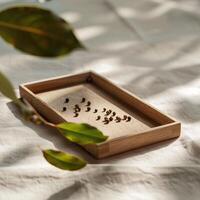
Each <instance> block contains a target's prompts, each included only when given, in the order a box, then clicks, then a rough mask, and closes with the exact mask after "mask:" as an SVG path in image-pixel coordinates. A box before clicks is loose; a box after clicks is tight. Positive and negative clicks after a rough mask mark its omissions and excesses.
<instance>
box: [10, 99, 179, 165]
mask: <svg viewBox="0 0 200 200" xmlns="http://www.w3.org/2000/svg"><path fill="white" fill-rule="evenodd" d="M7 106H8V108H9V110H10V111H11V112H12V113H13V115H14V116H15V117H16V118H18V119H19V120H21V122H22V123H23V124H24V125H25V126H28V127H29V128H31V129H32V130H34V132H35V133H36V134H37V135H38V136H39V137H41V138H43V139H45V140H48V141H50V142H52V144H53V145H54V146H55V148H56V149H58V150H62V151H65V152H68V153H72V154H75V155H77V156H80V157H81V158H84V159H85V160H87V162H88V163H89V164H111V163H112V164H115V163H116V164H117V163H118V162H119V160H123V159H127V158H129V157H133V156H134V157H135V156H138V155H141V154H145V153H147V152H151V151H155V150H157V149H161V148H164V147H166V146H168V145H169V144H171V143H172V142H174V141H175V140H176V139H170V140H167V141H164V142H160V143H157V144H153V145H149V146H146V147H143V148H139V149H136V150H131V151H127V152H124V153H121V154H118V155H113V156H110V157H108V158H103V159H95V158H94V157H93V156H92V155H91V154H90V153H88V152H87V151H86V150H85V149H83V148H82V147H81V146H79V145H77V144H75V143H72V142H70V141H68V140H66V139H65V138H64V137H63V136H62V135H61V134H60V133H59V132H58V131H57V130H56V129H53V128H49V127H47V126H43V125H35V124H33V123H32V122H29V121H25V120H24V119H23V116H22V115H21V113H20V111H19V109H18V108H17V107H16V106H15V104H14V103H13V102H8V103H7ZM50 148H51V147H50Z"/></svg>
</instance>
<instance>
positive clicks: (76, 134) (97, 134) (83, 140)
mask: <svg viewBox="0 0 200 200" xmlns="http://www.w3.org/2000/svg"><path fill="white" fill-rule="evenodd" d="M56 127H57V128H58V130H59V131H60V132H61V133H62V134H63V136H64V137H66V138H67V139H68V140H70V141H72V142H76V143H78V144H81V145H85V144H94V143H100V142H103V141H105V140H106V139H107V138H108V136H105V135H103V133H102V132H101V131H100V130H98V129H97V128H95V127H93V126H90V125H89V124H78V123H72V122H63V123H60V124H57V125H56Z"/></svg>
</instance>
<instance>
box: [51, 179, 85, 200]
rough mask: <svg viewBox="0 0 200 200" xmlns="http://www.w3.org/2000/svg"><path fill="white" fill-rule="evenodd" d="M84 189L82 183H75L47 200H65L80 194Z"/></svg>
mask: <svg viewBox="0 0 200 200" xmlns="http://www.w3.org/2000/svg"><path fill="white" fill-rule="evenodd" d="M83 187H84V185H83V183H81V182H80V181H78V180H77V181H75V182H74V183H73V184H72V185H71V186H69V187H67V188H64V189H63V190H60V191H58V192H57V193H55V194H52V195H51V196H50V197H49V198H48V199H47V200H63V199H66V198H69V197H70V196H73V194H75V193H77V192H79V190H81V189H82V188H83Z"/></svg>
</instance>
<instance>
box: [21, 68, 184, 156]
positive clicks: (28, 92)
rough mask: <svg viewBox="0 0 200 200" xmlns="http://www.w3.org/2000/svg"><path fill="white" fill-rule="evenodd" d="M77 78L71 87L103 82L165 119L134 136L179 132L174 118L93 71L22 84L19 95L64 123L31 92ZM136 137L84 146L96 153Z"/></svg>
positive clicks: (127, 136) (178, 124)
mask: <svg viewBox="0 0 200 200" xmlns="http://www.w3.org/2000/svg"><path fill="white" fill-rule="evenodd" d="M78 76H79V77H80V79H77V80H76V81H74V83H71V86H72V85H79V84H83V83H85V82H87V81H88V82H91V78H92V79H94V78H96V79H98V81H99V82H101V81H103V82H105V83H106V84H108V85H110V86H112V87H114V88H117V90H118V91H120V92H121V93H123V94H125V95H128V96H129V98H133V99H134V100H135V101H136V102H139V103H142V104H144V105H145V106H146V107H145V108H148V109H150V110H153V111H154V112H155V113H157V114H159V116H162V117H163V119H166V121H167V120H168V122H167V123H165V124H160V125H158V126H156V127H150V128H149V129H148V130H146V131H142V132H139V133H137V134H136V135H140V136H143V135H145V134H148V133H149V132H152V131H158V130H160V131H161V130H163V129H165V128H166V127H175V126H177V127H179V130H180V126H181V123H180V122H179V121H177V120H175V119H174V118H172V117H171V116H169V115H167V114H164V113H162V112H161V111H160V110H158V109H157V108H155V107H154V106H152V105H150V104H148V103H147V102H145V101H143V100H142V99H141V98H139V97H138V96H136V95H135V94H133V93H130V92H129V91H127V90H125V89H124V88H122V87H120V86H116V85H115V84H114V83H112V82H111V81H110V80H108V79H107V78H105V77H102V76H100V75H99V74H97V73H95V72H93V71H88V72H83V73H79V74H68V75H63V76H57V77H52V78H48V79H43V80H38V81H32V82H28V83H24V84H21V85H20V86H19V90H20V95H21V97H25V98H26V97H28V99H29V100H31V98H34V99H35V100H36V101H37V102H40V103H41V104H42V105H43V107H46V109H48V111H51V113H54V114H56V115H57V117H59V120H60V122H61V121H66V120H65V119H64V118H63V117H62V115H61V114H60V113H59V112H58V111H56V110H55V109H53V108H52V107H49V106H48V104H47V103H46V102H44V101H43V100H42V99H40V98H38V97H37V96H36V93H38V92H34V91H33V90H34V89H35V88H36V87H38V85H39V86H41V85H45V87H46V85H48V84H49V83H50V82H54V83H56V82H57V81H58V82H59V83H60V82H61V81H62V80H67V79H72V78H74V77H78ZM68 87H70V84H69V85H68ZM31 88H32V89H31ZM56 88H57V89H58V88H62V87H61V85H59V84H57V86H53V88H49V89H48V90H45V89H41V90H42V91H50V90H53V89H56ZM36 91H37V90H36ZM28 99H27V100H28ZM29 100H28V101H29ZM29 103H31V102H29ZM31 104H32V103H31ZM140 112H142V111H141V110H140ZM161 121H162V119H161ZM163 121H164V120H163ZM136 135H133V134H127V135H124V136H120V137H117V138H112V139H110V140H108V141H105V142H102V143H99V144H94V145H86V146H85V147H86V149H88V148H90V147H91V146H93V147H94V146H95V147H96V148H97V151H98V149H100V148H101V147H103V146H105V145H107V144H111V143H113V142H116V141H118V140H126V139H128V138H132V137H134V136H136ZM179 135H180V131H178V132H177V133H176V134H175V135H174V136H173V137H178V136H179ZM173 137H171V138H173ZM90 153H91V152H90ZM93 154H97V152H96V153H94V152H93ZM96 156H97V157H99V156H98V155H96Z"/></svg>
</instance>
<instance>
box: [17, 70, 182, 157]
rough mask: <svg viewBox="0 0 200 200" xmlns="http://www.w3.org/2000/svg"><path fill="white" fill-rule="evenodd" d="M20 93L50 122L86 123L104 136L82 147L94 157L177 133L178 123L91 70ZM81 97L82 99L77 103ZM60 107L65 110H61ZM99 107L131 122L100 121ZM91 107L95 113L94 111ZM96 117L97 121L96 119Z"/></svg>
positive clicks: (102, 114)
mask: <svg viewBox="0 0 200 200" xmlns="http://www.w3.org/2000/svg"><path fill="white" fill-rule="evenodd" d="M20 94H21V96H22V97H24V98H26V99H27V100H28V101H29V102H30V103H31V104H32V105H33V106H34V107H35V108H36V109H37V110H38V111H39V113H40V114H42V115H43V116H44V117H46V118H47V119H48V120H49V121H50V122H53V123H60V122H62V121H71V122H78V123H89V124H91V125H93V126H96V127H97V128H98V129H100V130H101V131H102V132H103V133H104V134H106V135H108V136H109V139H108V140H107V141H106V142H103V143H101V144H95V145H86V146H84V148H85V149H86V150H88V151H89V152H90V153H91V154H93V155H94V156H95V157H97V158H103V157H107V156H110V155H114V154H117V153H121V152H124V151H127V150H131V149H135V148H139V147H142V146H145V145H149V144H153V143H155V142H159V141H163V140H167V139H170V138H174V137H178V136H179V135H180V123H179V122H176V121H175V120H174V119H172V118H170V117H169V116H166V115H165V114H163V113H162V112H160V111H158V110H156V109H154V108H153V107H151V106H150V105H148V104H146V103H145V102H143V101H142V100H141V99H139V98H138V97H136V96H134V95H132V94H130V93H128V92H126V91H125V90H123V89H121V88H119V87H117V86H116V85H114V84H113V83H111V82H110V81H108V80H107V79H105V78H103V77H101V76H99V75H97V74H94V73H93V72H88V73H83V74H78V75H72V76H63V77H58V78H53V79H50V80H45V81H39V82H36V83H28V84H25V85H21V86H20ZM83 97H84V98H85V99H86V102H84V103H81V100H82V98H83ZM66 98H68V99H69V102H68V103H65V99H66ZM87 101H90V102H91V105H90V106H89V107H90V109H91V110H90V111H89V112H86V111H87V106H86V104H87ZM76 104H78V105H79V107H80V109H81V111H80V113H78V116H75V114H74V109H73V108H74V106H75V105H76ZM63 107H66V109H67V110H66V111H64V112H63ZM103 108H106V109H107V110H112V111H114V112H115V113H116V116H119V117H121V118H123V116H124V115H127V116H131V121H130V122H126V121H123V120H122V121H121V122H119V123H116V122H115V121H114V120H113V121H111V122H110V123H109V124H104V122H103V119H104V117H105V112H103ZM95 109H97V110H98V111H97V113H94V110H95ZM98 116H100V117H101V119H100V120H97V117H98ZM108 117H110V115H108ZM113 118H114V119H115V117H113Z"/></svg>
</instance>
